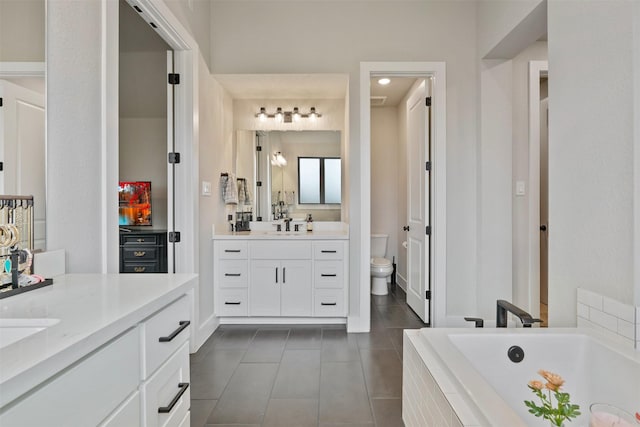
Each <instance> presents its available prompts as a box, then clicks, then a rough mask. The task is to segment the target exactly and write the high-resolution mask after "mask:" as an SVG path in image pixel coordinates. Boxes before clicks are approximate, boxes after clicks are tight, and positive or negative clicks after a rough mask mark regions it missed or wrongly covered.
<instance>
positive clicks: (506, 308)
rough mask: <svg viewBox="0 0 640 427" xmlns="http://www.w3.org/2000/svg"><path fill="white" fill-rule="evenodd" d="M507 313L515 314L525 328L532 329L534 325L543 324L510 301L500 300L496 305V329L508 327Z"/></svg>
mask: <svg viewBox="0 0 640 427" xmlns="http://www.w3.org/2000/svg"><path fill="white" fill-rule="evenodd" d="M507 312H511V313H513V314H514V315H515V316H516V317H517V318H518V319H520V321H521V322H522V326H523V327H524V328H530V327H531V325H533V324H534V323H536V322H542V320H541V319H534V318H533V317H532V316H531V315H530V314H529V313H527V312H526V311H524V310H523V309H521V308H520V307H517V306H515V305H513V304H511V303H510V302H509V301H505V300H503V299H499V300H498V301H497V304H496V328H506V327H507Z"/></svg>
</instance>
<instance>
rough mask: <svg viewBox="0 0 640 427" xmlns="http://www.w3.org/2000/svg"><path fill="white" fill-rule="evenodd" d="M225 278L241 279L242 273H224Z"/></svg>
mask: <svg viewBox="0 0 640 427" xmlns="http://www.w3.org/2000/svg"><path fill="white" fill-rule="evenodd" d="M224 277H240V273H224Z"/></svg>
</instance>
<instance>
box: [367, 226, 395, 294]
mask: <svg viewBox="0 0 640 427" xmlns="http://www.w3.org/2000/svg"><path fill="white" fill-rule="evenodd" d="M388 237H389V236H388V235H386V234H372V235H371V293H372V294H373V295H387V293H388V291H387V278H388V277H389V276H391V273H393V265H392V264H391V261H389V260H388V259H386V258H385V257H384V256H385V254H386V252H387V238H388Z"/></svg>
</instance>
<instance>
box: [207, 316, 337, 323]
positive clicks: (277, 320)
mask: <svg viewBox="0 0 640 427" xmlns="http://www.w3.org/2000/svg"><path fill="white" fill-rule="evenodd" d="M218 320H219V322H220V324H221V325H344V324H345V323H347V319H345V318H344V317H219V318H218Z"/></svg>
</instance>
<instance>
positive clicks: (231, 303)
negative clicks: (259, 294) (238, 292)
mask: <svg viewBox="0 0 640 427" xmlns="http://www.w3.org/2000/svg"><path fill="white" fill-rule="evenodd" d="M224 304H225V305H240V301H237V302H236V301H225V302H224Z"/></svg>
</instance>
